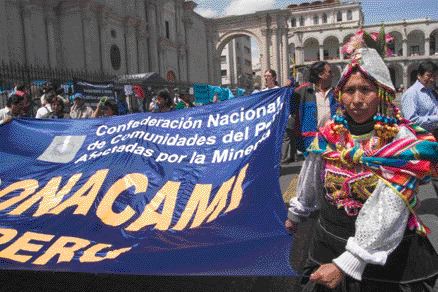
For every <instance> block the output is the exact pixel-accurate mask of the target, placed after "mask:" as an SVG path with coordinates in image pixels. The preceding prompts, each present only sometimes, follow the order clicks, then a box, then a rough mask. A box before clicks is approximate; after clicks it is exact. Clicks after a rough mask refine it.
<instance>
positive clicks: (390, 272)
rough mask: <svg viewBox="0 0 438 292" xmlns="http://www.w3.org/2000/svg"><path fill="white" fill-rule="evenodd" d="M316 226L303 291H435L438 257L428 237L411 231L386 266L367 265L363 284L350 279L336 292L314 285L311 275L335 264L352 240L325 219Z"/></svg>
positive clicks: (344, 281) (305, 271)
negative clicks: (321, 267) (329, 264)
mask: <svg viewBox="0 0 438 292" xmlns="http://www.w3.org/2000/svg"><path fill="white" fill-rule="evenodd" d="M316 225H317V226H316V227H315V231H314V237H313V239H312V244H311V246H310V249H309V258H308V260H307V262H306V265H305V267H304V273H303V277H302V284H303V285H304V288H303V291H343V292H344V291H382V292H383V291H384V292H387V291H412V292H417V291H418V292H421V291H435V290H433V287H434V285H435V282H436V280H437V276H438V255H437V254H436V252H435V250H434V248H433V247H432V245H431V244H430V242H429V240H428V239H427V238H424V237H421V236H418V235H417V234H415V233H414V232H411V231H409V230H407V231H406V233H405V236H404V237H403V240H402V242H401V243H400V244H399V245H398V247H397V248H396V249H395V250H394V252H392V253H391V254H390V255H389V256H388V259H387V262H386V264H385V265H384V266H379V265H371V264H368V265H367V266H366V268H365V271H364V273H363V275H362V281H357V280H355V279H353V278H351V277H349V276H346V277H345V278H344V280H343V281H342V283H341V284H340V285H339V286H338V287H337V289H335V290H333V289H329V288H326V287H325V286H322V285H318V284H315V283H313V282H310V281H309V277H310V274H312V273H313V272H314V271H315V270H316V269H317V268H318V267H319V266H320V265H321V264H325V263H331V262H332V260H333V259H334V258H337V257H338V256H340V255H341V254H342V253H343V252H344V251H345V246H346V243H347V240H346V239H345V238H348V237H344V236H342V234H339V230H340V229H339V226H332V225H330V224H327V222H324V221H323V222H321V219H320V220H319V221H318V222H317V224H316ZM341 233H342V231H341Z"/></svg>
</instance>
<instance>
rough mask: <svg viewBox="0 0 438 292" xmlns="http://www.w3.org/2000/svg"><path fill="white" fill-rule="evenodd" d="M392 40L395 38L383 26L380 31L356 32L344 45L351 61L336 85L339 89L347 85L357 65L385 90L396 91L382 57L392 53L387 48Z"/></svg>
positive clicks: (343, 50)
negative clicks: (369, 32) (386, 33)
mask: <svg viewBox="0 0 438 292" xmlns="http://www.w3.org/2000/svg"><path fill="white" fill-rule="evenodd" d="M392 40H393V38H392V37H391V36H390V35H389V34H388V35H385V32H384V28H383V27H382V29H381V30H380V32H379V33H371V34H368V33H367V32H365V31H363V30H362V29H360V30H359V31H358V32H356V34H355V35H354V36H352V37H351V38H350V40H349V41H348V42H347V43H346V44H345V45H344V46H343V47H342V53H346V54H349V55H350V56H351V61H350V63H349V64H348V65H347V66H346V67H345V69H344V71H343V72H342V75H341V79H340V80H339V82H338V84H337V86H336V88H337V90H340V89H341V88H342V87H343V86H344V85H345V83H346V82H347V80H348V78H349V77H350V75H351V72H352V71H353V70H354V68H355V67H357V68H358V69H359V70H360V71H361V72H362V73H364V74H365V75H366V76H367V77H368V78H370V79H371V80H373V81H374V82H376V83H377V84H378V85H379V86H380V87H382V88H383V89H384V90H385V91H388V92H390V93H394V92H395V87H394V85H393V83H392V80H391V74H390V73H389V69H388V67H387V66H386V64H385V62H384V61H383V59H382V57H384V56H385V55H387V54H390V53H391V51H390V50H389V49H388V48H387V42H391V41H392Z"/></svg>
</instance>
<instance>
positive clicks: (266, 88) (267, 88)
mask: <svg viewBox="0 0 438 292" xmlns="http://www.w3.org/2000/svg"><path fill="white" fill-rule="evenodd" d="M277 88H280V86H278V85H275V86H274V87H271V88H269V87H265V88H263V89H262V91H267V90H271V89H277Z"/></svg>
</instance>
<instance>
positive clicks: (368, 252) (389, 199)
mask: <svg viewBox="0 0 438 292" xmlns="http://www.w3.org/2000/svg"><path fill="white" fill-rule="evenodd" d="M408 217H409V210H408V208H407V207H406V204H405V202H404V201H403V200H402V199H401V198H400V197H399V196H398V195H397V194H395V193H394V191H393V190H392V188H390V187H388V186H387V185H386V184H385V183H384V182H382V181H379V183H378V185H377V187H376V189H375V190H374V192H373V193H372V194H371V196H370V197H369V198H368V200H367V201H366V202H365V204H364V205H363V207H362V209H361V210H360V212H359V215H358V217H357V219H356V232H355V234H354V237H350V238H349V239H348V241H347V246H346V247H345V252H344V253H343V254H341V255H340V256H339V257H337V258H336V259H334V260H333V262H334V263H335V264H336V265H337V266H338V267H339V268H340V269H341V270H343V271H344V272H345V273H346V274H348V275H349V276H351V277H353V278H354V279H356V280H361V279H362V273H363V271H364V270H365V266H366V264H375V265H381V266H383V265H385V263H386V259H387V258H388V255H389V254H390V253H391V252H393V251H394V249H395V248H396V247H397V246H398V245H399V244H400V242H401V240H402V238H403V235H404V232H405V229H406V226H407V221H408Z"/></svg>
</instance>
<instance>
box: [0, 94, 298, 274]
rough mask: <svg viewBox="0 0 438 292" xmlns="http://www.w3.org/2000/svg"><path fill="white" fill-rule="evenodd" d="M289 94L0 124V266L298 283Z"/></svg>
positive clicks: (258, 95) (0, 267)
mask: <svg viewBox="0 0 438 292" xmlns="http://www.w3.org/2000/svg"><path fill="white" fill-rule="evenodd" d="M291 90H292V89H290V88H283V89H277V90H271V91H269V92H267V93H260V94H257V95H255V96H250V97H248V98H245V99H234V100H230V101H228V102H224V103H219V104H212V105H207V106H203V107H196V108H193V109H190V110H181V111H175V112H168V113H161V114H153V113H141V114H134V115H128V116H117V117H113V118H102V119H84V120H63V119H60V120H34V119H14V120H13V121H12V122H10V123H8V124H6V125H3V126H1V127H0V137H2V143H0V239H1V240H0V259H1V260H0V269H19V270H38V271H41V270H44V271H64V272H65V271H72V272H91V273H121V274H148V275H227V276H229V275H266V276H268V275H269V276H280V275H292V274H293V271H292V270H291V268H290V266H289V249H290V243H291V237H290V236H289V235H288V234H287V232H286V231H285V229H284V226H283V222H284V220H285V219H286V213H287V210H286V208H285V206H284V203H283V200H282V196H281V192H280V186H279V174H280V165H279V161H280V148H281V144H282V140H283V133H284V128H285V123H286V121H287V116H288V106H287V105H288V101H287V100H288V99H289V97H290V94H291ZM261 95H263V96H262V98H260V96H261ZM36 137H37V138H36Z"/></svg>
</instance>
